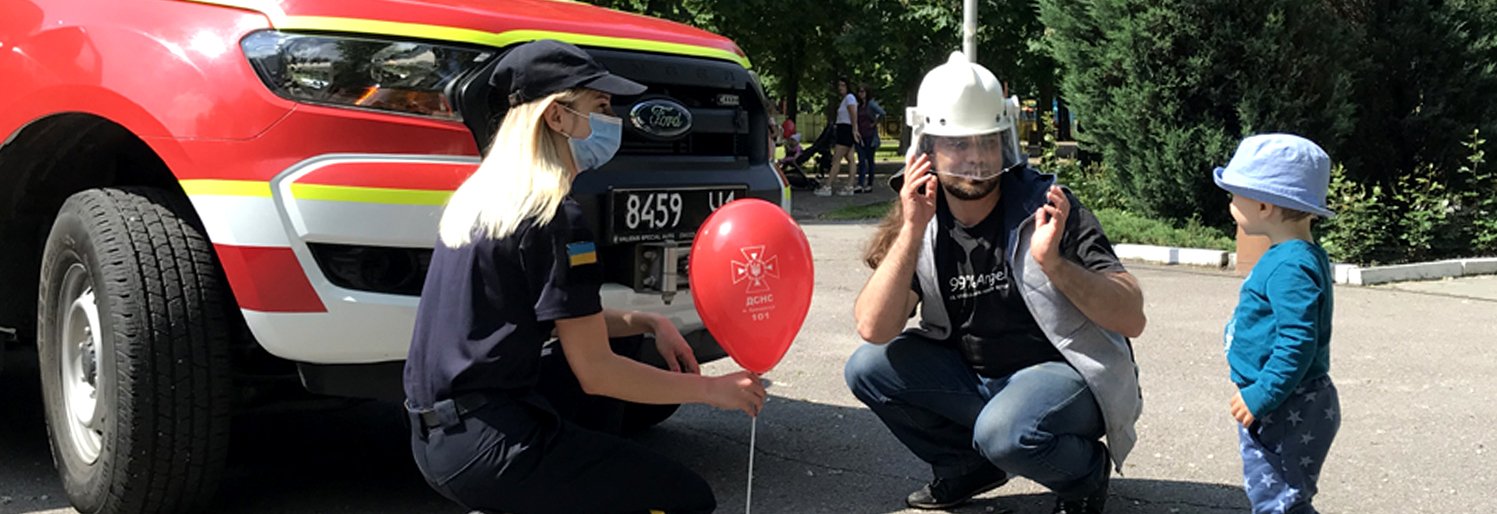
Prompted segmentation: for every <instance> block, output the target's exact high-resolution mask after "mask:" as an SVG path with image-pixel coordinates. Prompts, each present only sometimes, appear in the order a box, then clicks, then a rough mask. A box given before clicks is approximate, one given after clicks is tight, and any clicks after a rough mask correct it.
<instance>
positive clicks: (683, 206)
mask: <svg viewBox="0 0 1497 514" xmlns="http://www.w3.org/2000/svg"><path fill="white" fill-rule="evenodd" d="M746 197H748V188H746V187H742V186H738V187H701V188H676V189H615V190H613V191H611V192H609V195H608V203H609V206H610V207H609V211H610V212H611V214H610V218H609V225H608V227H609V238H608V240H609V241H610V242H612V243H641V242H649V241H666V240H675V241H685V240H690V239H691V238H692V237H694V236H696V232H697V227H700V226H701V225H702V222H703V221H705V220H706V219H707V215H709V214H712V211H715V210H717V208H718V207H722V206H723V204H726V203H728V202H731V201H733V200H737V199H739V198H746Z"/></svg>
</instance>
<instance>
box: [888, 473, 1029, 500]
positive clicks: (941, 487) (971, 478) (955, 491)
mask: <svg viewBox="0 0 1497 514" xmlns="http://www.w3.org/2000/svg"><path fill="white" fill-rule="evenodd" d="M1007 483H1008V473H1006V472H1004V471H1003V470H1001V469H998V468H995V467H992V466H988V467H986V468H983V469H982V470H979V471H976V472H973V473H970V474H967V475H962V476H959V477H955V478H936V479H935V480H932V481H931V482H930V483H929V484H925V487H921V488H920V490H919V491H915V492H913V493H910V495H909V496H908V497H906V498H905V499H904V503H905V504H906V505H909V506H910V507H913V508H916V509H944V508H948V507H955V506H957V505H961V504H963V503H967V500H971V499H972V497H973V496H977V495H979V494H982V493H985V492H988V491H991V490H994V489H997V488H998V487H999V486H1001V485H1003V484H1007Z"/></svg>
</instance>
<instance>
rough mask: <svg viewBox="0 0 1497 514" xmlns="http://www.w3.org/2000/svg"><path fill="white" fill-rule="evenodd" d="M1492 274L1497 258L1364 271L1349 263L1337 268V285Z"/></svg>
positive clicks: (1388, 267)
mask: <svg viewBox="0 0 1497 514" xmlns="http://www.w3.org/2000/svg"><path fill="white" fill-rule="evenodd" d="M1343 266H1344V267H1346V270H1345V273H1344V274H1343V270H1342V267H1343ZM1493 274H1497V258H1487V259H1456V260H1448V261H1435V262H1423V263H1418V264H1400V265H1397V266H1373V267H1369V268H1361V267H1357V266H1352V265H1350V264H1337V265H1336V283H1338V284H1351V285H1358V286H1371V285H1377V284H1387V283H1389V282H1407V281H1412V280H1439V279H1442V278H1455V277H1469V276H1472V275H1493Z"/></svg>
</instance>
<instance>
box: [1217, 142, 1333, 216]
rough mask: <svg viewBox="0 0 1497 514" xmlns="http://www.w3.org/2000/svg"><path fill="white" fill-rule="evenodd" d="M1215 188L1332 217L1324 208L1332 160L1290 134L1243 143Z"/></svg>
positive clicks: (1223, 170)
mask: <svg viewBox="0 0 1497 514" xmlns="http://www.w3.org/2000/svg"><path fill="white" fill-rule="evenodd" d="M1215 174H1216V185H1217V186H1219V187H1221V188H1222V189H1225V190H1227V191H1229V192H1231V193H1232V194H1234V195H1241V196H1246V197H1248V198H1252V199H1254V200H1258V201H1260V202H1266V203H1270V204H1273V205H1277V206H1279V207H1284V208H1288V209H1294V210H1297V211H1303V212H1308V213H1311V214H1314V215H1317V216H1320V217H1322V218H1329V217H1331V216H1332V214H1333V213H1332V212H1331V210H1330V209H1327V208H1326V206H1325V195H1326V189H1328V188H1329V186H1330V181H1331V158H1330V156H1328V155H1326V153H1325V150H1321V149H1320V146H1319V145H1316V144H1315V143H1313V142H1311V141H1310V140H1309V139H1305V138H1303V137H1299V136H1296V135H1293V134H1259V135H1256V136H1252V137H1249V138H1247V139H1244V140H1242V144H1240V145H1238V146H1237V154H1236V155H1233V156H1232V161H1231V162H1228V163H1227V167H1225V168H1217V169H1216V172H1215Z"/></svg>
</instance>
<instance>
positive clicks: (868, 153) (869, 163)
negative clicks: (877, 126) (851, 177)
mask: <svg viewBox="0 0 1497 514" xmlns="http://www.w3.org/2000/svg"><path fill="white" fill-rule="evenodd" d="M878 145H879V140H878V136H873V137H871V138H867V137H865V138H863V144H861V145H858V179H857V184H858V185H860V186H872V185H873V153H874V152H875V151H877V150H878Z"/></svg>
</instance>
